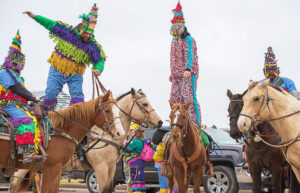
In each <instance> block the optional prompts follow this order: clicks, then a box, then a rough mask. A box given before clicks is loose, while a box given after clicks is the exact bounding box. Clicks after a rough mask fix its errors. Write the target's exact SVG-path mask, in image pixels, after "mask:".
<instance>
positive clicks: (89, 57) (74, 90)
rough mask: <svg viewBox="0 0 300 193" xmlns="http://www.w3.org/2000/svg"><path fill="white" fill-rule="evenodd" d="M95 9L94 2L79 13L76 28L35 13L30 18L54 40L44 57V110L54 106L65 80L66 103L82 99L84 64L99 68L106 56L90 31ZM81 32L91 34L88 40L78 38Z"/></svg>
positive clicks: (100, 69) (93, 21)
mask: <svg viewBox="0 0 300 193" xmlns="http://www.w3.org/2000/svg"><path fill="white" fill-rule="evenodd" d="M97 12H98V8H97V7H96V4H94V6H93V7H92V9H91V11H90V12H89V14H88V15H86V14H83V15H82V16H80V18H82V24H80V26H79V27H76V28H73V27H72V26H70V25H68V24H66V23H63V22H61V21H53V20H50V19H48V18H45V17H43V16H40V15H35V17H34V20H35V21H36V22H38V23H39V24H41V25H42V26H44V27H45V28H46V29H47V30H49V31H50V38H51V39H52V40H53V41H54V43H56V46H55V49H54V51H53V52H52V54H51V57H50V58H49V59H48V62H49V63H50V64H51V66H50V70H49V74H48V80H47V89H46V97H45V99H44V104H45V105H46V108H47V109H48V110H52V109H54V108H55V105H56V103H57V99H56V98H57V95H58V94H59V92H60V91H61V90H62V88H63V85H64V84H66V83H67V84H68V87H69V92H70V95H71V98H72V99H71V102H70V104H74V103H78V102H82V101H84V94H83V91H82V83H83V76H82V75H83V73H84V71H85V68H86V66H89V65H90V64H91V63H92V64H93V68H92V69H93V70H99V72H101V73H102V72H103V69H104V62H105V58H106V56H105V53H104V51H103V49H102V47H101V45H100V44H99V43H98V42H97V41H96V40H95V39H94V35H92V34H93V33H94V28H95V25H96V23H97V17H98V13H97ZM83 33H90V34H91V35H92V36H91V38H90V40H89V41H88V42H84V41H82V39H81V37H80V36H81V35H82V34H83Z"/></svg>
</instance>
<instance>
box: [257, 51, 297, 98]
mask: <svg viewBox="0 0 300 193" xmlns="http://www.w3.org/2000/svg"><path fill="white" fill-rule="evenodd" d="M263 71H264V75H265V77H266V78H268V79H270V82H269V84H270V85H271V86H278V87H281V88H282V89H283V90H285V91H286V92H288V93H290V94H291V95H293V96H294V97H296V98H297V99H298V100H300V92H299V91H298V90H297V89H296V86H295V84H294V82H293V81H292V80H291V79H289V78H285V77H281V76H279V74H280V70H279V67H278V66H277V60H276V57H275V54H274V52H273V49H272V47H268V51H267V53H265V67H264V68H263ZM264 80H266V79H264ZM264 80H261V81H260V82H262V81H264Z"/></svg>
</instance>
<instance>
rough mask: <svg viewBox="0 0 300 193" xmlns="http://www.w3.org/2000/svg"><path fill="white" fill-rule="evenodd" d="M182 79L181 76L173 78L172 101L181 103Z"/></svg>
mask: <svg viewBox="0 0 300 193" xmlns="http://www.w3.org/2000/svg"><path fill="white" fill-rule="evenodd" d="M180 80H182V79H179V78H175V77H174V78H172V87H171V94H170V101H171V102H172V103H175V104H176V103H180V95H181V90H180V88H181V87H180V84H179V82H180Z"/></svg>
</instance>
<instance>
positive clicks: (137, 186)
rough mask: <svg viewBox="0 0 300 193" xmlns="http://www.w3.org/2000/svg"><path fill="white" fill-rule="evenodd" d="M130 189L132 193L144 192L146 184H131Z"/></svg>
mask: <svg viewBox="0 0 300 193" xmlns="http://www.w3.org/2000/svg"><path fill="white" fill-rule="evenodd" d="M131 187H132V188H131V190H132V192H133V193H141V192H146V185H145V184H132V186H131Z"/></svg>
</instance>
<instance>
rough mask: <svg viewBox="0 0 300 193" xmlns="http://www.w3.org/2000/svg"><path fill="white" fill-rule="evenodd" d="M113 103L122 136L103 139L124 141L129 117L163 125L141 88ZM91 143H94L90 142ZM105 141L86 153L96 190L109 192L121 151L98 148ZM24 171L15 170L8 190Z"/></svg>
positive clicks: (23, 174) (19, 183)
mask: <svg viewBox="0 0 300 193" xmlns="http://www.w3.org/2000/svg"><path fill="white" fill-rule="evenodd" d="M116 103H117V106H118V107H119V109H120V119H121V122H122V125H123V129H124V130H125V136H124V137H123V138H119V139H113V138H112V137H111V136H110V135H106V136H105V137H104V138H105V139H108V140H111V141H113V142H115V143H116V144H118V145H119V146H121V145H123V143H124V141H125V138H126V136H127V134H128V131H129V127H130V124H131V121H135V122H137V123H143V124H146V125H147V126H148V127H150V128H158V127H161V126H162V123H163V122H162V121H161V119H160V117H159V116H158V115H157V113H156V112H155V111H154V109H153V108H152V106H151V104H150V102H149V101H148V99H147V98H146V95H145V94H144V93H143V92H142V91H141V90H139V91H137V92H136V91H135V90H134V89H131V91H129V92H127V93H125V94H123V95H121V96H120V97H118V98H117V102H116ZM93 131H96V132H99V133H102V132H103V131H102V130H101V129H100V128H93ZM95 137H98V136H95ZM91 144H93V142H92V143H91ZM104 145H105V143H102V142H99V143H97V144H96V145H95V146H94V147H93V148H92V149H91V150H90V151H88V153H87V154H86V156H87V158H88V161H89V163H90V165H91V166H92V167H93V169H94V171H95V174H96V178H97V181H98V187H99V192H112V191H113V178H114V174H115V171H116V163H117V160H118V158H119V157H120V154H119V152H118V150H117V149H116V148H115V147H114V146H112V145H108V146H106V147H104V148H101V147H103V146H104ZM27 173H28V170H19V171H18V172H17V173H16V174H15V176H17V177H18V178H14V180H13V181H12V183H11V190H18V189H19V188H18V186H20V185H21V183H22V178H24V177H25V176H26V175H27ZM11 192H15V191H11ZM17 192H19V191H17Z"/></svg>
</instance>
